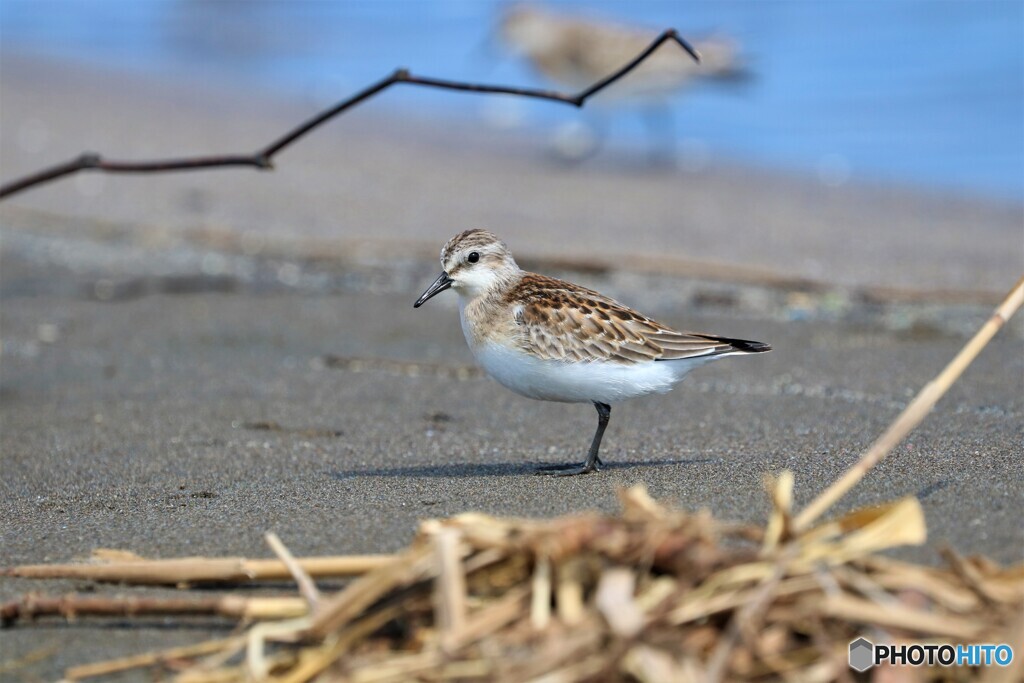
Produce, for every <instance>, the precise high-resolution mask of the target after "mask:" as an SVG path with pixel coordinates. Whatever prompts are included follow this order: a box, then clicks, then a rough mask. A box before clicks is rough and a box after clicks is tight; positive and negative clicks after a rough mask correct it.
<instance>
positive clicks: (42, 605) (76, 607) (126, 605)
mask: <svg viewBox="0 0 1024 683" xmlns="http://www.w3.org/2000/svg"><path fill="white" fill-rule="evenodd" d="M307 611H308V609H307V607H306V605H305V603H304V602H303V601H302V599H300V598H294V597H277V598H270V597H246V596H241V595H221V596H217V597H201V598H196V597H187V598H149V597H139V596H135V595H109V596H107V595H78V594H70V595H62V596H46V595H31V594H30V595H26V596H24V597H23V598H21V599H20V600H12V601H11V602H8V603H5V604H4V605H2V606H0V618H2V621H3V623H4V624H5V625H10V624H12V623H14V622H15V621H18V620H24V619H33V618H35V617H43V616H60V617H64V618H65V619H74V618H75V617H79V616H92V617H133V616H152V615H178V616H185V615H190V616H218V617H226V618H228V619H257V620H267V619H290V618H293V617H296V616H301V615H303V614H306V613H307Z"/></svg>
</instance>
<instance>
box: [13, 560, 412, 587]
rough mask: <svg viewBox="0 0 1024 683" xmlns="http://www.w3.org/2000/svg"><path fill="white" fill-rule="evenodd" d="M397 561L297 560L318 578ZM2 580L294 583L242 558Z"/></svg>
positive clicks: (120, 564)
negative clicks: (287, 581)
mask: <svg viewBox="0 0 1024 683" xmlns="http://www.w3.org/2000/svg"><path fill="white" fill-rule="evenodd" d="M393 560H394V556H393V555H338V556H327V557H308V558H303V559H301V560H298V564H299V566H300V567H301V568H302V570H303V571H304V572H306V573H307V574H309V575H310V576H312V577H316V578H331V577H336V578H337V577H345V578H347V577H351V576H359V575H361V574H365V573H367V572H370V571H373V570H375V569H378V568H380V567H382V566H385V565H387V564H389V563H390V562H392V561H393ZM0 576H12V577H19V578H26V579H85V580H89V581H100V582H107V583H127V584H136V585H149V586H159V585H165V586H177V585H196V584H203V583H248V582H251V581H278V580H283V579H289V578H292V573H291V572H290V571H289V570H288V567H287V565H286V564H285V563H284V562H281V561H280V560H253V559H246V558H243V557H217V558H209V557H179V558H173V559H167V560H148V559H137V560H122V561H112V562H98V563H81V564H26V565H19V566H15V567H5V568H3V569H0Z"/></svg>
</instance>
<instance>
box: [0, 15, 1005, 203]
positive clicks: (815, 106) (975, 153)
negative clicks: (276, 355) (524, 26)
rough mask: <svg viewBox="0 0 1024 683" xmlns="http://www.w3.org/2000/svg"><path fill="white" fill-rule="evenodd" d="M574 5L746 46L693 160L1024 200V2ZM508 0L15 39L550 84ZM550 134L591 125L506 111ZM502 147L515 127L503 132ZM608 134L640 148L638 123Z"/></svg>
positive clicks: (470, 101)
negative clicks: (747, 76) (513, 52)
mask: <svg viewBox="0 0 1024 683" xmlns="http://www.w3.org/2000/svg"><path fill="white" fill-rule="evenodd" d="M549 4H550V5H552V6H555V7H557V8H559V9H561V10H563V11H581V12H589V13H591V14H595V15H597V16H603V17H608V18H613V19H621V20H624V21H628V22H632V23H636V24H641V25H646V26H650V27H651V28H652V35H654V34H656V33H657V31H658V30H659V29H661V28H664V27H668V26H675V27H677V28H679V29H680V31H682V33H683V34H684V35H686V34H698V33H702V32H706V31H709V30H720V31H722V32H727V33H729V34H731V35H733V36H734V37H736V38H737V39H738V40H739V41H740V42H741V43H742V45H743V49H744V53H745V54H746V55H747V56H748V57H749V61H750V64H751V66H752V68H753V70H754V72H755V73H756V74H757V77H756V79H754V80H752V81H750V82H748V83H746V84H744V85H742V86H736V87H725V86H720V85H712V84H708V85H705V86H702V87H698V88H696V89H693V90H691V91H689V92H686V93H683V94H681V95H679V96H678V97H676V98H674V100H673V109H674V118H675V121H674V126H675V130H676V137H677V139H679V140H680V141H681V143H682V144H681V148H682V153H683V154H684V155H691V156H694V155H695V156H700V157H707V158H710V159H724V160H728V161H730V162H747V163H756V164H759V165H763V166H768V167H774V168H782V169H787V170H793V171H797V172H806V173H810V174H817V175H819V176H820V177H822V178H823V180H826V181H827V182H837V183H838V182H846V181H848V180H854V181H856V180H866V181H869V182H897V183H902V184H908V185H916V186H923V187H925V188H931V189H935V190H940V191H947V190H952V191H957V192H963V193H969V194H975V195H985V196H990V197H995V198H1002V199H1010V200H1013V201H1024V2H1021V1H1020V0H994V1H985V0H964V1H958V2H945V1H938V0H885V1H883V0H786V1H776V0H716V1H714V2H712V1H708V0H705V1H694V2H668V1H657V0H609V1H607V2H589V3H587V2H578V1H575V0H560V1H557V2H551V3H549ZM502 6H503V3H502V2H501V1H500V0H437V1H433V2H430V1H427V0H421V1H416V0H406V1H398V0H376V1H365V2H327V1H325V0H323V1H319V2H313V1H311V2H303V1H300V0H290V1H289V0H276V1H269V0H268V1H257V0H252V1H242V0H233V1H229V0H221V1H218V2H201V1H199V0H93V1H87V0H79V1H76V2H70V1H68V0H60V1H58V0H0V47H2V48H3V49H4V50H11V51H21V52H32V53H34V54H41V55H47V56H51V57H59V58H64V59H69V60H74V61H77V62H81V63H88V64H95V65H100V66H113V67H117V68H127V69H131V70H136V71H144V72H147V73H153V74H155V75H157V76H160V77H174V78H182V77H184V78H196V79H203V80H204V81H213V82H217V81H226V80H231V81H233V82H235V83H238V84H240V85H242V86H244V87H248V88H263V89H267V90H276V91H280V92H284V93H286V94H288V95H289V96H292V97H297V98H300V99H301V100H302V101H308V102H309V103H310V105H311V107H314V108H315V107H317V106H321V105H326V104H329V103H331V102H333V101H336V100H339V99H342V98H344V97H345V96H346V95H347V94H349V93H350V92H352V91H354V90H356V89H359V88H360V87H362V86H364V85H366V84H367V83H369V82H371V81H373V80H376V79H378V78H380V77H382V76H384V75H386V74H387V73H389V72H390V71H391V70H392V69H393V68H395V67H397V66H407V67H410V68H411V69H412V70H413V72H414V73H419V74H423V75H431V76H437V77H445V78H452V79H468V80H479V81H487V82H495V83H507V84H519V85H534V86H539V85H548V84H545V83H544V82H543V81H541V80H539V77H538V76H537V75H535V74H534V73H532V72H531V71H530V70H529V68H528V67H527V66H526V65H524V64H523V63H521V62H519V61H517V60H516V59H515V58H513V57H511V56H510V55H508V54H507V53H505V52H503V51H502V49H501V47H500V46H498V45H496V44H494V43H490V44H489V46H488V47H484V46H485V45H488V44H487V42H486V38H487V36H488V33H489V30H490V28H491V27H492V26H493V25H494V22H495V18H496V16H497V13H498V11H499V9H500V8H501V7H502ZM495 102H496V100H494V99H488V98H481V97H479V96H475V97H474V96H467V95H460V94H453V93H441V92H432V91H416V90H414V89H412V88H406V89H404V90H401V91H399V90H396V91H391V92H389V93H387V94H385V95H383V96H382V98H381V99H380V100H377V101H376V102H375V103H374V106H379V107H383V108H384V109H385V110H387V111H390V112H400V113H401V114H402V115H403V116H418V117H428V118H433V119H438V120H441V121H448V120H454V121H456V122H457V123H458V125H470V124H472V125H479V126H480V127H481V128H482V129H484V127H485V126H487V125H488V124H487V123H486V121H487V120H488V119H489V116H492V115H493V114H494V112H495V111H496V107H498V106H499V105H497V104H495ZM500 106H502V107H505V108H506V109H507V110H511V111H512V112H513V113H515V114H516V116H517V117H518V119H519V120H520V121H521V124H522V125H524V126H526V127H528V128H531V129H537V130H547V129H553V128H554V127H556V126H558V125H561V124H564V123H567V122H571V121H574V120H577V119H579V120H582V121H586V120H587V117H588V116H593V114H592V113H588V112H587V111H586V110H584V111H576V110H573V109H571V108H568V107H563V106H559V105H556V104H552V103H545V102H528V101H524V100H515V101H513V100H511V99H502V100H501V105H500ZM494 134H495V135H498V134H500V132H495V133H494ZM610 137H611V139H612V140H613V141H617V142H618V144H622V145H633V146H636V147H638V148H642V147H643V146H644V144H645V142H646V137H645V129H644V127H643V125H642V121H641V119H640V117H639V115H638V114H637V113H636V112H622V113H621V115H617V116H614V117H613V118H612V125H611V130H610Z"/></svg>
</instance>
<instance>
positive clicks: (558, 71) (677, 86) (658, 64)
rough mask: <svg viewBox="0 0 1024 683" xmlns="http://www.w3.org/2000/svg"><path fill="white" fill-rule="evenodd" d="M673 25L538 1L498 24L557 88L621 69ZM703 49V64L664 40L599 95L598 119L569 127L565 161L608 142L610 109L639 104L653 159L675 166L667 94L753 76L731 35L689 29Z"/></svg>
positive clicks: (562, 141) (559, 138)
mask: <svg viewBox="0 0 1024 683" xmlns="http://www.w3.org/2000/svg"><path fill="white" fill-rule="evenodd" d="M664 28H667V27H661V28H660V29H650V28H644V27H640V26H633V25H627V24H624V23H620V22H613V21H609V20H602V19H595V18H592V17H588V16H582V15H569V14H561V13H555V12H552V11H551V10H549V9H547V8H544V7H542V6H540V5H535V4H515V5H510V6H508V8H507V9H506V10H505V11H504V12H503V15H502V17H501V19H500V23H499V36H500V38H501V40H502V42H503V43H504V44H505V45H506V46H508V47H509V48H510V49H511V50H512V51H513V52H514V53H515V54H516V55H517V56H519V57H522V58H525V59H526V60H527V61H528V62H529V63H530V65H531V66H532V67H533V68H534V69H536V70H537V71H538V72H540V73H541V74H542V75H543V76H544V77H545V78H547V79H549V80H550V81H552V82H554V83H555V84H556V85H558V86H559V87H564V88H568V89H570V90H577V91H578V90H581V89H583V88H586V87H588V86H590V85H593V84H594V83H596V82H597V81H599V80H600V79H602V78H604V77H605V76H608V75H609V74H611V73H613V72H615V71H616V70H618V69H620V68H622V66H624V65H625V64H626V63H627V62H629V61H630V60H632V59H633V58H635V57H636V56H637V55H638V54H640V53H641V52H642V51H643V50H644V49H645V48H646V47H647V46H648V45H650V44H651V41H652V40H653V39H654V38H655V37H656V36H657V35H658V33H659V32H660V31H661V30H663V29H664ZM685 37H686V39H687V41H688V42H689V43H690V44H691V45H693V46H694V47H695V48H696V49H697V51H698V52H700V55H701V61H700V63H699V64H698V63H697V62H695V61H693V60H692V59H690V58H689V57H688V56H687V55H685V54H683V53H682V51H681V50H679V49H678V47H677V46H675V45H672V44H663V45H662V46H661V47H660V48H659V49H658V50H657V51H655V52H654V53H653V54H652V55H651V56H650V57H648V58H647V60H646V61H644V62H643V63H642V64H641V65H640V66H639V67H638V68H637V69H636V70H635V71H633V72H631V73H630V74H629V75H627V76H626V77H625V78H623V79H622V80H621V81H619V82H618V83H616V84H615V85H614V86H613V87H611V88H608V89H607V90H605V91H603V92H602V93H600V94H599V95H598V96H597V97H596V98H595V100H594V101H595V103H596V104H599V105H600V107H601V108H602V109H603V110H604V111H598V112H596V115H595V116H592V125H591V126H590V127H589V130H588V129H587V127H585V126H582V125H581V124H579V123H576V124H569V125H567V126H565V127H563V129H562V130H560V131H559V133H558V134H557V135H556V137H555V140H554V149H555V152H556V153H557V154H558V155H559V156H560V157H561V158H563V159H564V160H566V161H581V160H583V159H586V158H588V157H590V156H591V155H593V154H594V153H595V152H597V151H598V150H599V149H600V148H601V146H602V145H603V143H604V141H605V138H606V134H605V128H606V118H605V117H606V116H607V115H608V113H609V111H610V110H611V109H616V108H622V107H623V106H628V105H635V106H637V107H639V109H640V111H641V113H642V115H643V118H644V121H645V123H646V125H647V127H648V130H649V135H650V142H651V150H650V159H651V161H652V163H655V164H658V165H664V164H669V165H672V164H674V161H675V131H674V121H673V117H672V110H671V107H670V104H669V99H670V98H671V97H672V96H674V95H676V94H677V93H679V92H681V91H682V90H684V89H686V88H688V87H690V86H691V85H693V84H695V83H696V82H697V81H700V80H708V81H719V82H741V81H745V80H747V79H749V78H750V76H751V74H750V72H749V70H748V69H747V66H746V64H745V63H744V61H743V59H742V58H741V55H740V46H739V45H738V43H737V42H736V41H735V40H734V39H732V38H730V37H729V36H726V35H721V34H712V35H706V36H703V37H701V36H693V35H690V34H688V33H687V34H686V35H685Z"/></svg>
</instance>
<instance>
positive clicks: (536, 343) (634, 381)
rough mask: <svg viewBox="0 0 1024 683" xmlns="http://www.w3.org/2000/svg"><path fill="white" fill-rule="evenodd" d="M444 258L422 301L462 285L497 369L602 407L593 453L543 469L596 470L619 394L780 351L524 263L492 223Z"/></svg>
mask: <svg viewBox="0 0 1024 683" xmlns="http://www.w3.org/2000/svg"><path fill="white" fill-rule="evenodd" d="M441 266H442V267H443V269H444V271H443V272H442V273H441V275H440V276H438V278H437V279H436V280H434V282H433V284H431V285H430V286H429V287H427V290H426V291H425V292H423V295H422V296H420V298H419V299H417V300H416V303H415V304H413V306H414V307H415V308H419V307H420V306H422V305H423V303H424V302H425V301H426V300H427V299H430V298H431V297H433V296H434V295H436V294H439V293H440V292H443V291H444V290H446V289H448V288H452V289H454V290H455V291H456V292H457V293H458V295H459V315H460V318H461V320H462V332H463V334H465V336H466V342H467V343H468V344H469V348H470V350H471V351H472V352H473V355H474V356H475V357H476V360H477V362H479V363H480V365H482V366H483V368H484V370H486V371H487V373H488V374H489V375H490V376H491V377H493V378H494V379H496V380H498V382H500V383H501V384H503V385H505V386H506V387H508V388H509V389H511V390H512V391H514V392H516V393H517V394H521V395H523V396H526V397H528V398H535V399H539V400H541V401H560V402H564V403H592V404H594V406H595V407H596V408H597V416H598V420H597V432H596V433H595V434H594V438H593V441H592V442H591V444H590V451H589V452H588V454H587V459H586V461H585V462H584V463H583V464H581V465H576V464H569V465H558V466H553V467H544V468H541V469H540V470H539V471H538V474H554V475H561V476H565V475H573V474H587V473H590V472H596V471H597V470H598V468H599V467H600V466H601V465H602V464H603V463H602V462H601V458H600V457H599V456H598V450H599V449H600V447H601V437H602V436H603V435H604V430H605V427H607V426H608V419H609V417H610V416H611V404H612V403H615V402H617V401H623V400H625V399H629V398H636V397H637V396H644V395H646V394H650V393H654V392H657V393H664V392H666V391H669V390H670V389H672V387H673V386H674V385H675V384H676V383H677V382H679V381H680V380H682V379H683V378H684V377H686V375H687V374H688V373H689V372H690V371H691V370H693V369H694V368H696V367H698V366H700V365H703V364H704V363H707V362H708V361H712V360H716V359H718V358H724V357H725V356H736V355H747V354H751V353H764V352H765V351H771V346H769V345H768V344H764V343H762V342H756V341H746V340H743V339H730V338H728V337H720V336H717V335H713V334H699V333H695V332H677V331H676V330H673V329H672V328H670V327H667V326H665V325H662V324H661V323H659V322H656V321H654V320H652V319H650V318H648V317H647V316H645V315H643V314H642V313H638V312H636V311H634V310H633V309H631V308H628V307H626V306H623V305H622V304H620V303H618V302H617V301H614V300H613V299H610V298H608V297H606V296H604V295H602V294H598V293H597V292H595V291H593V290H590V289H586V288H585V287H580V286H579V285H574V284H572V283H571V282H565V281H563V280H556V279H555V278H551V277H545V276H543V275H537V274H536V273H528V272H526V271H523V270H522V269H520V268H519V266H518V265H517V264H516V262H515V259H513V258H512V254H511V253H510V252H509V250H508V247H507V246H505V243H504V242H502V241H501V240H500V239H498V237H497V236H496V235H494V234H492V233H490V232H487V231H486V230H467V231H465V232H463V233H460V234H458V235H456V236H455V237H453V238H451V239H450V240H448V243H447V244H445V245H444V248H443V249H441Z"/></svg>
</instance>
